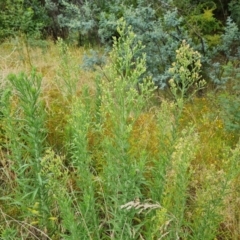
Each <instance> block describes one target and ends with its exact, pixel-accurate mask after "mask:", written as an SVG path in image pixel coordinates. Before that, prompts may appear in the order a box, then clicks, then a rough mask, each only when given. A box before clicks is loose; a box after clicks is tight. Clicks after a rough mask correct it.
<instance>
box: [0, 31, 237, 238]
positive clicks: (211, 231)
mask: <svg viewBox="0 0 240 240" xmlns="http://www.w3.org/2000/svg"><path fill="white" fill-rule="evenodd" d="M120 33H121V32H120ZM120 35H121V34H120ZM133 38H134V34H132V33H131V32H130V33H129V34H128V35H122V39H123V41H121V37H120V40H118V41H115V42H114V46H113V49H112V51H111V52H110V54H109V59H108V63H107V65H106V66H104V67H103V68H99V69H97V70H96V71H84V70H83V69H82V68H81V63H82V59H83V56H84V54H85V53H87V52H88V49H84V48H77V47H74V46H68V45H67V44H66V43H64V42H63V41H61V40H60V39H59V40H58V41H57V43H56V44H54V43H52V42H50V41H49V42H47V43H46V45H45V46H42V47H41V48H40V47H29V46H27V45H25V44H23V43H22V42H21V41H20V40H19V42H18V44H15V43H11V42H7V43H3V44H2V45H1V48H0V55H1V58H0V67H1V72H0V74H1V75H0V78H1V91H0V93H1V94H0V95H1V102H0V104H1V105H0V106H1V109H0V110H1V116H0V130H1V131H0V134H1V137H0V142H1V149H0V154H1V158H0V167H1V172H0V184H1V188H0V191H1V194H0V236H1V239H5V240H8V239H54V240H55V239H56V240H57V239H73V240H75V239H81V240H83V239H93V240H96V239H123V240H126V239H127V240H130V239H146V240H150V239H171V240H172V239H193V240H199V239H204V240H213V239H218V240H223V239H224V240H227V239H232V240H237V239H239V236H240V210H239V201H240V189H239V184H240V175H239V173H240V168H239V157H240V142H239V129H240V128H239V124H238V123H239V119H240V118H239V117H238V116H239V106H240V104H238V102H239V100H237V97H234V96H235V95H234V94H235V92H234V94H233V92H231V86H230V85H229V86H228V88H227V89H225V90H221V91H220V90H219V91H213V90H204V93H203V94H201V95H197V94H196V93H195V91H193V92H192V93H193V94H192V95H191V96H188V97H186V96H185V95H184V94H182V92H181V91H183V89H185V90H186V91H187V90H188V87H189V83H190V84H195V82H191V81H190V82H189V80H188V77H189V72H187V71H188V70H187V69H186V68H183V72H184V73H186V74H185V75H184V74H183V75H181V76H182V80H183V82H184V81H187V84H186V85H184V84H183V86H181V88H179V86H177V85H176V84H175V76H176V74H179V73H180V72H181V73H182V70H181V69H182V68H181V66H182V65H181V66H179V65H178V64H179V62H177V60H176V62H175V64H173V66H174V67H173V69H172V70H171V71H172V73H173V78H172V81H170V82H171V85H170V87H169V88H170V89H169V91H170V95H171V97H170V96H168V97H166V96H165V95H164V94H162V93H161V91H159V90H158V89H156V87H155V86H154V84H153V83H152V80H151V78H150V77H148V78H144V79H142V81H141V82H139V79H140V78H141V76H142V74H143V73H145V71H146V63H145V61H146V59H145V56H144V55H143V56H141V57H139V58H137V59H135V61H134V63H133V61H132V59H133V56H134V54H135V52H137V51H138V50H139V49H140V48H142V46H141V44H140V43H139V44H137V45H135V46H134V47H132V42H133ZM185 48H189V46H188V45H186V44H185V43H183V44H182V47H181V48H180V49H179V51H178V52H177V53H176V54H180V53H181V51H182V50H183V49H185ZM123 52H124V53H125V55H124V57H122V53H123ZM188 52H189V53H191V54H195V53H194V52H193V51H191V49H188ZM176 59H178V58H176ZM185 60H186V61H187V60H188V58H187V57H186V59H185ZM178 66H179V68H178ZM183 66H184V65H183ZM194 69H195V70H196V72H192V73H194V74H195V75H191V76H190V79H194V76H195V77H196V76H198V75H196V73H198V74H200V70H198V68H197V65H196V68H194ZM195 70H194V71H195ZM184 86H185V87H184ZM192 86H193V85H192ZM203 87H205V88H207V86H203V85H199V86H196V90H198V89H200V88H203ZM185 90H184V91H185ZM183 93H185V92H183Z"/></svg>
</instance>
